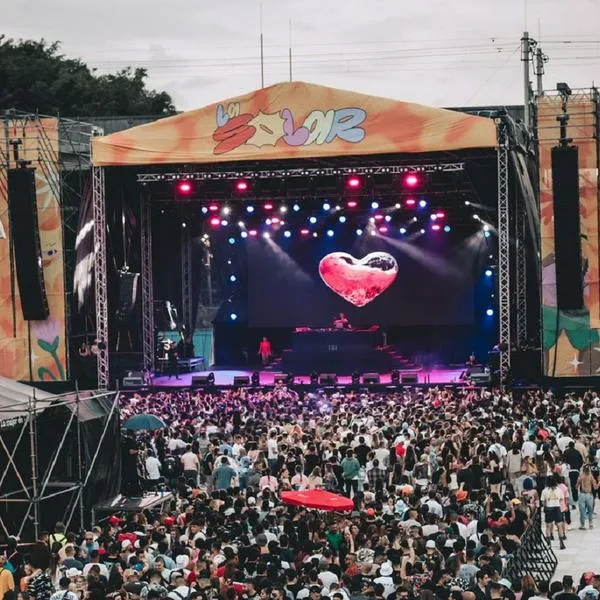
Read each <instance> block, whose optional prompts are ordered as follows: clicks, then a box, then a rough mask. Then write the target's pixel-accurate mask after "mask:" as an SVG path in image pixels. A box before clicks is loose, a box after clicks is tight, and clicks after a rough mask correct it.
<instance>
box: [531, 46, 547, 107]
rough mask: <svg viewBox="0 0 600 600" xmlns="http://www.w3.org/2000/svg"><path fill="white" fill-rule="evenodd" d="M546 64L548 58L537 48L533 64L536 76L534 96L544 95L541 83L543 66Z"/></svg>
mask: <svg viewBox="0 0 600 600" xmlns="http://www.w3.org/2000/svg"><path fill="white" fill-rule="evenodd" d="M547 62H548V57H547V56H546V55H545V54H544V53H543V51H542V49H541V47H540V46H539V44H538V47H537V49H536V51H535V63H534V72H535V76H536V95H537V96H543V95H544V84H543V82H542V76H543V75H544V64H545V63H547Z"/></svg>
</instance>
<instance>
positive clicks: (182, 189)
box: [177, 181, 192, 195]
mask: <svg viewBox="0 0 600 600" xmlns="http://www.w3.org/2000/svg"><path fill="white" fill-rule="evenodd" d="M191 191H192V184H191V183H190V182H189V181H180V182H179V183H178V184H177V193H178V194H183V195H186V194H189V193H190V192H191Z"/></svg>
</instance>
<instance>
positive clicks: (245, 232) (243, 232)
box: [240, 231, 248, 239]
mask: <svg viewBox="0 0 600 600" xmlns="http://www.w3.org/2000/svg"><path fill="white" fill-rule="evenodd" d="M240 235H241V236H242V237H243V238H244V239H246V238H247V237H248V232H247V231H242V233H240Z"/></svg>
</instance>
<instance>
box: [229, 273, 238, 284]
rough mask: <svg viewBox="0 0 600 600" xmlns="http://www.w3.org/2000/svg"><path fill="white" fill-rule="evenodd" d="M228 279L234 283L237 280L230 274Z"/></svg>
mask: <svg viewBox="0 0 600 600" xmlns="http://www.w3.org/2000/svg"><path fill="white" fill-rule="evenodd" d="M229 281H231V283H235V282H236V281H237V277H236V276H235V275H230V276H229Z"/></svg>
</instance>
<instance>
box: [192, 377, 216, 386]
mask: <svg viewBox="0 0 600 600" xmlns="http://www.w3.org/2000/svg"><path fill="white" fill-rule="evenodd" d="M213 383H214V380H213ZM213 383H211V382H210V377H209V376H208V375H192V387H207V386H209V385H213Z"/></svg>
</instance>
